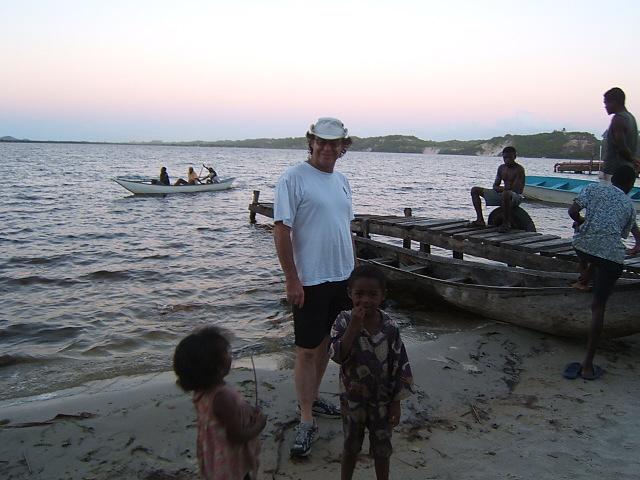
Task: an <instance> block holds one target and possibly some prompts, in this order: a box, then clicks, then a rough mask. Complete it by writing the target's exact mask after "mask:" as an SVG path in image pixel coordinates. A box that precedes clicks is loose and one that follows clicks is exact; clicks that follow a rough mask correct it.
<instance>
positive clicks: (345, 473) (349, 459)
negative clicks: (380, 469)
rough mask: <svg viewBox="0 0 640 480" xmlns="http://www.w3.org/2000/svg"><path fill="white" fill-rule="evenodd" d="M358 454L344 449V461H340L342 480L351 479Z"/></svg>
mask: <svg viewBox="0 0 640 480" xmlns="http://www.w3.org/2000/svg"><path fill="white" fill-rule="evenodd" d="M357 461H358V454H357V453H356V454H353V453H351V452H348V451H347V450H342V461H341V462H340V480H351V479H352V478H353V471H354V470H355V469H356V462H357Z"/></svg>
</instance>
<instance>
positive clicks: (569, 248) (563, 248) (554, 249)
mask: <svg viewBox="0 0 640 480" xmlns="http://www.w3.org/2000/svg"><path fill="white" fill-rule="evenodd" d="M567 252H573V245H569V246H567V245H560V246H559V247H549V248H544V249H543V250H541V251H540V253H567Z"/></svg>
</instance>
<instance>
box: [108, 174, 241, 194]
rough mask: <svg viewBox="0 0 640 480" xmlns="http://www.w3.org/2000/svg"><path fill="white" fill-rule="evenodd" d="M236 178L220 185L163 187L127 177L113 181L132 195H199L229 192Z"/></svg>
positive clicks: (201, 184)
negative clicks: (222, 191) (200, 193)
mask: <svg viewBox="0 0 640 480" xmlns="http://www.w3.org/2000/svg"><path fill="white" fill-rule="evenodd" d="M234 180H235V177H231V178H225V179H223V180H221V181H220V182H219V183H197V184H195V185H162V184H159V183H152V182H151V181H150V180H146V181H142V180H132V179H127V178H125V177H116V178H114V179H113V181H114V182H116V183H117V184H118V185H120V186H122V187H124V188H126V189H127V190H129V191H130V192H131V193H135V194H138V195H148V194H152V195H153V194H162V195H166V194H169V193H197V192H216V191H218V190H227V189H229V188H231V186H232V184H233V181H234Z"/></svg>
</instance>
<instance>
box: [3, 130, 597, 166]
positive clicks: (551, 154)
mask: <svg viewBox="0 0 640 480" xmlns="http://www.w3.org/2000/svg"><path fill="white" fill-rule="evenodd" d="M351 138H352V139H353V145H352V147H351V150H352V151H360V152H388V153H416V154H431V155H470V156H497V155H499V154H500V152H501V151H502V149H503V148H504V147H506V146H507V145H512V146H514V147H515V148H516V149H517V150H518V155H519V156H521V157H529V158H540V157H548V158H560V159H592V158H597V157H598V153H599V147H600V143H601V142H600V141H599V140H598V139H597V138H596V137H595V136H594V135H593V134H592V133H587V132H566V131H553V132H550V133H537V134H534V135H510V134H508V135H504V136H502V137H493V138H490V139H488V140H447V141H443V142H436V141H433V140H422V139H420V138H418V137H415V136H409V135H386V136H382V137H355V136H354V137H351ZM0 142H31V140H19V139H16V138H14V137H10V136H6V137H0ZM35 143H101V144H105V143H118V142H77V141H73V142H59V141H57V142H41V141H37V142H35ZM121 144H126V145H132V144H133V145H172V146H184V147H188V146H197V147H232V148H275V149H297V150H306V148H307V142H306V139H305V138H304V137H289V138H255V139H249V140H218V141H202V140H195V141H189V142H163V141H161V140H153V141H151V142H126V143H121Z"/></svg>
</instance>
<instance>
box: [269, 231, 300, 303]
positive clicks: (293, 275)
mask: <svg viewBox="0 0 640 480" xmlns="http://www.w3.org/2000/svg"><path fill="white" fill-rule="evenodd" d="M273 239H274V241H275V244H276V252H277V253H278V260H279V261H280V266H281V267H282V271H283V272H284V278H285V285H286V287H285V288H286V291H287V301H288V302H289V303H290V304H291V305H296V306H298V307H300V308H302V306H303V305H304V289H303V288H302V283H301V282H300V278H298V271H297V270H296V264H295V261H294V260H293V244H292V243H291V228H290V227H288V226H287V225H285V224H284V223H282V222H276V224H275V227H274V229H273Z"/></svg>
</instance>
